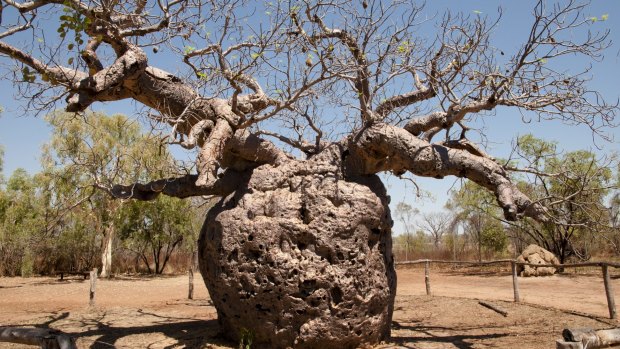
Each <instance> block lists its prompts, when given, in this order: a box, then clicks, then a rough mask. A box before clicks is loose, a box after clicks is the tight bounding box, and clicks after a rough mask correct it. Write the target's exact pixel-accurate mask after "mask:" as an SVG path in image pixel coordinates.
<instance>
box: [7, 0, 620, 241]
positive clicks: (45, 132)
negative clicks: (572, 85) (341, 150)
mask: <svg viewBox="0 0 620 349" xmlns="http://www.w3.org/2000/svg"><path fill="white" fill-rule="evenodd" d="M535 3H536V2H535V1H528V0H523V1H514V0H505V1H492V0H468V1H465V0H432V1H428V2H427V7H426V9H425V14H426V15H427V16H428V17H432V16H434V15H435V14H440V15H441V14H442V13H444V12H445V10H446V9H450V10H451V11H453V12H457V11H462V12H464V13H467V14H471V13H473V11H481V12H482V13H483V14H490V15H494V14H495V13H497V8H498V6H501V7H502V8H503V10H504V16H503V19H502V22H501V23H500V25H499V27H498V28H497V29H496V30H495V32H494V34H493V36H494V38H495V40H494V42H495V45H496V46H498V47H499V48H501V49H502V50H503V51H505V52H507V54H508V53H509V52H514V51H516V50H517V49H518V46H519V45H520V44H521V43H522V42H523V41H524V40H525V38H526V37H527V33H528V31H529V28H530V24H531V22H532V18H531V15H530V14H531V10H532V7H533V6H534V5H535ZM586 14H587V15H588V16H596V17H600V16H601V15H603V14H608V16H609V17H608V20H607V21H599V22H597V23H596V24H593V27H592V28H593V29H597V28H601V29H604V28H609V29H610V30H611V40H612V41H613V42H614V45H613V46H612V48H611V49H609V50H608V51H607V53H606V57H605V59H604V60H603V61H602V62H600V63H598V62H594V66H593V69H592V81H591V84H590V87H591V88H593V89H596V90H598V91H601V92H602V93H603V95H604V96H605V97H606V98H607V99H608V100H610V101H614V100H616V99H617V98H618V96H619V92H618V91H620V87H619V85H618V81H619V80H620V72H619V69H618V68H619V67H620V55H619V52H620V45H619V44H620V1H616V0H594V1H593V4H591V5H590V7H589V8H588V10H587V13H586ZM427 34H432V33H420V35H427ZM0 60H2V61H3V63H7V61H6V59H0ZM164 63H165V65H167V66H172V63H174V62H164ZM587 64H588V63H587V62H585V61H583V60H581V61H579V60H574V61H570V62H567V67H566V68H568V69H570V68H571V66H573V67H584V66H586V65H587ZM5 73H6V70H4V71H3V72H2V74H5ZM0 89H1V91H2V93H1V94H0V106H2V107H3V108H4V109H5V111H4V113H3V114H2V116H0V144H2V146H3V147H4V150H5V156H4V163H5V171H4V173H5V175H6V176H8V175H10V173H11V172H12V171H14V170H15V169H16V168H18V167H22V168H25V169H26V170H28V171H29V172H36V171H37V170H38V169H39V156H40V149H41V146H42V145H43V144H44V143H45V142H46V141H47V140H48V138H49V133H50V130H49V128H48V126H47V125H46V123H45V122H44V121H43V119H42V115H41V116H39V117H35V116H33V115H32V114H23V112H22V110H23V106H24V103H25V101H24V100H22V99H20V97H19V96H16V95H15V91H16V90H15V89H14V88H13V84H12V83H11V82H10V81H6V80H4V81H1V82H0ZM94 107H95V109H97V110H99V111H104V112H108V113H117V112H122V113H124V114H131V113H132V112H133V110H134V107H133V105H132V104H131V103H127V102H122V103H110V104H105V105H103V104H97V105H95V106H94ZM485 126H486V135H487V136H488V138H489V144H488V148H487V150H488V152H489V153H491V154H492V155H494V156H497V157H506V156H507V154H508V152H509V150H510V145H511V142H512V141H513V140H514V139H515V138H516V137H517V136H519V135H523V134H526V133H533V134H534V135H535V136H537V137H540V138H545V139H548V140H556V141H558V142H559V144H560V148H561V149H564V150H567V151H570V150H575V149H593V150H596V151H599V150H597V149H596V148H595V143H594V141H595V142H596V144H597V145H598V146H599V147H600V146H602V147H603V149H602V151H603V152H611V151H618V150H620V149H619V147H618V140H619V139H620V130H609V131H608V132H609V134H610V135H611V136H613V137H614V138H615V140H614V141H613V142H612V143H606V142H603V141H602V140H600V139H597V138H596V137H594V139H593V137H592V134H591V132H590V131H589V130H588V129H587V128H585V127H568V126H566V125H563V124H561V123H560V122H541V123H537V122H532V123H529V124H524V123H522V122H521V116H520V114H519V113H518V112H517V111H516V110H508V109H504V110H500V111H499V112H498V113H497V115H495V116H493V117H490V118H488V119H487V120H486V122H485ZM416 181H417V182H418V184H419V185H420V186H421V187H422V189H424V190H426V191H428V192H429V193H431V194H432V196H433V198H434V199H432V200H431V199H422V200H421V199H416V198H415V191H414V190H413V187H412V185H411V184H408V183H407V182H405V181H401V180H399V179H397V178H394V177H388V178H387V180H386V185H387V186H388V190H389V192H390V195H391V197H392V206H393V207H394V206H395V205H396V204H397V203H398V202H401V201H405V202H408V203H409V204H411V205H412V206H414V207H417V208H419V209H420V210H421V211H423V212H429V211H437V210H441V209H442V207H443V205H444V203H445V200H446V198H447V192H448V190H449V189H450V187H452V185H453V184H454V183H455V179H454V178H447V179H444V180H436V179H425V178H418V179H416ZM457 185H458V184H457ZM394 230H395V232H396V233H399V232H400V231H401V230H402V227H401V225H400V224H399V223H398V222H397V224H396V226H395V229H394Z"/></svg>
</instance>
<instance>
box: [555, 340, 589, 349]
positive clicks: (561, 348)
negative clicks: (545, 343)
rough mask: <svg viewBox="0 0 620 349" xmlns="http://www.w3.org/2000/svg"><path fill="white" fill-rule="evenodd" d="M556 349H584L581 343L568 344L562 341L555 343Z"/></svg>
mask: <svg viewBox="0 0 620 349" xmlns="http://www.w3.org/2000/svg"><path fill="white" fill-rule="evenodd" d="M555 349H584V348H583V343H581V342H567V341H563V340H561V339H558V340H557V341H555Z"/></svg>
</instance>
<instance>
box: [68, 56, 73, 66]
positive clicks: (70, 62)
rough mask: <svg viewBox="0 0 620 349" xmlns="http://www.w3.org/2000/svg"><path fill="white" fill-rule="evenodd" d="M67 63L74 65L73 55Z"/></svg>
mask: <svg viewBox="0 0 620 349" xmlns="http://www.w3.org/2000/svg"><path fill="white" fill-rule="evenodd" d="M67 64H69V65H72V64H73V57H71V58H69V59H68V60H67Z"/></svg>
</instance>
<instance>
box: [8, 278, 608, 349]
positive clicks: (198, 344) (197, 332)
mask: <svg viewBox="0 0 620 349" xmlns="http://www.w3.org/2000/svg"><path fill="white" fill-rule="evenodd" d="M463 272H466V275H463ZM198 281H200V282H197V283H196V289H195V299H194V300H187V299H186V298H187V287H188V285H187V284H188V279H187V276H175V277H158V278H145V277H117V278H115V279H112V280H101V279H100V280H98V283H97V298H96V306H95V307H94V308H89V307H88V289H89V282H88V281H87V280H86V281H84V280H81V279H80V278H73V277H72V278H69V279H65V280H64V281H59V280H58V279H57V278H28V279H22V278H0V326H39V327H50V328H55V329H59V330H61V331H64V332H67V333H69V334H71V335H72V336H74V337H75V338H77V344H78V347H79V348H183V347H184V348H235V347H236V344H235V343H229V342H226V341H224V340H222V339H221V338H220V337H219V336H218V328H217V321H216V312H215V308H214V307H213V306H212V304H211V302H210V300H209V296H208V293H207V290H206V288H205V287H204V284H203V283H202V281H201V280H200V279H199V278H198ZM612 284H613V286H614V289H615V295H616V299H620V280H618V279H615V278H614V279H613V280H612ZM519 286H520V291H521V301H522V302H521V303H520V304H516V303H514V302H512V299H513V290H512V279H511V277H510V276H509V275H508V274H507V273H506V272H502V273H496V272H493V273H486V274H483V273H472V272H468V271H467V270H458V271H456V270H453V271H451V270H443V271H439V270H432V271H431V289H432V293H433V296H432V297H429V296H426V291H425V285H424V272H423V270H422V269H399V270H398V292H397V297H396V305H395V306H396V308H395V312H394V322H393V331H392V340H391V342H390V343H385V344H382V345H380V346H379V347H378V348H381V349H386V348H517V347H518V348H520V349H534V348H555V340H556V339H558V338H559V337H560V334H561V332H562V329H564V328H566V327H590V328H595V329H602V328H610V327H616V326H617V323H616V321H612V320H609V319H607V317H608V310H607V305H606V299H605V292H604V286H603V281H602V278H601V277H600V275H591V276H583V275H581V276H575V275H572V274H568V275H562V276H559V275H555V276H552V277H546V278H519ZM478 300H485V301H489V303H492V304H493V305H495V306H497V307H499V308H502V309H504V310H506V311H507V312H508V316H507V317H504V316H502V315H500V314H498V313H496V312H494V311H492V310H489V309H487V308H485V307H483V306H481V305H480V304H479V303H478ZM4 348H20V346H18V345H15V344H8V343H0V349H4ZM26 348H28V347H26Z"/></svg>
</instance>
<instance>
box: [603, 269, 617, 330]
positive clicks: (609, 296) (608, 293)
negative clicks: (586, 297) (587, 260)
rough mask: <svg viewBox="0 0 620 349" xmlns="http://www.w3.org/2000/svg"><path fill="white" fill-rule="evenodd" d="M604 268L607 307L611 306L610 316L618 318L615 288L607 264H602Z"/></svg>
mask: <svg viewBox="0 0 620 349" xmlns="http://www.w3.org/2000/svg"><path fill="white" fill-rule="evenodd" d="M601 268H602V269H603V283H604V284H605V295H606V296H607V307H608V308H609V317H610V318H611V319H615V318H616V301H615V300H614V289H613V286H612V285H611V278H610V277H609V268H608V266H607V264H605V263H603V264H602V265H601Z"/></svg>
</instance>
